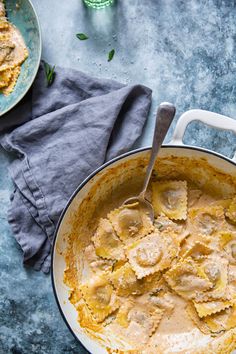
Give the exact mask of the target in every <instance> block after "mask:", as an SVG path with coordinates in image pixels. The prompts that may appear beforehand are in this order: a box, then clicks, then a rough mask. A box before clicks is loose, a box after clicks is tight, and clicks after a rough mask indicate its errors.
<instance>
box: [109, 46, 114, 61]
mask: <svg viewBox="0 0 236 354" xmlns="http://www.w3.org/2000/svg"><path fill="white" fill-rule="evenodd" d="M114 54H115V49H112V50H111V51H110V52H109V53H108V59H107V61H111V60H112V59H113V57H114Z"/></svg>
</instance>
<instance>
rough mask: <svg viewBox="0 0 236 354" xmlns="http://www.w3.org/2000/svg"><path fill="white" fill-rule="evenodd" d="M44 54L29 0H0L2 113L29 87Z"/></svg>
mask: <svg viewBox="0 0 236 354" xmlns="http://www.w3.org/2000/svg"><path fill="white" fill-rule="evenodd" d="M40 58H41V34H40V29H39V22H38V18H37V15H36V13H35V10H34V8H33V6H32V4H31V2H30V1H29V0H18V1H13V0H0V116H2V115H3V114H4V113H6V112H8V111H9V110H10V109H11V108H12V107H14V106H15V105H16V104H17V103H18V102H19V101H20V100H21V99H22V98H23V96H24V95H25V94H26V92H27V91H28V89H29V88H30V86H31V84H32V82H33V80H34V78H35V76H36V74H37V71H38V67H39V62H40Z"/></svg>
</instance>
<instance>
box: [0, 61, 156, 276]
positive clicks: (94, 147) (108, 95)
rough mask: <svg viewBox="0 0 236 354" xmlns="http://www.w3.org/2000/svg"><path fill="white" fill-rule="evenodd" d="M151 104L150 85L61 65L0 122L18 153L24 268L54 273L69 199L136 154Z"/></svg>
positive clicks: (14, 223)
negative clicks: (55, 245)
mask: <svg viewBox="0 0 236 354" xmlns="http://www.w3.org/2000/svg"><path fill="white" fill-rule="evenodd" d="M150 104H151V90H150V89H149V88H147V87H144V86H142V85H130V86H126V85H123V84H120V83H118V82H115V81H112V80H105V79H96V78H92V77H90V76H88V75H86V74H84V73H82V72H79V71H75V70H71V69H65V68H59V67H58V68H57V73H56V77H55V81H54V83H53V85H52V86H50V87H46V83H45V76H44V70H43V66H42V64H41V66H40V69H39V72H38V75H37V77H36V80H35V82H34V84H33V87H32V89H31V91H30V93H29V94H28V95H27V97H26V98H25V100H24V102H22V103H21V104H20V105H18V106H17V107H16V108H15V109H14V110H12V111H11V112H10V113H9V114H7V115H6V116H4V117H3V118H1V119H0V144H1V145H2V147H3V148H4V149H5V150H6V151H9V152H13V153H14V158H13V161H12V162H11V164H10V174H11V177H12V179H13V181H14V186H15V189H14V192H13V194H12V195H11V205H10V210H9V216H8V220H9V223H10V225H11V227H12V230H13V232H14V236H15V238H16V240H17V242H18V243H19V244H20V246H21V248H22V250H23V256H24V263H25V264H27V265H31V266H33V267H34V268H35V269H36V270H42V271H43V272H45V273H47V272H48V271H49V269H50V248H51V244H50V241H52V239H53V235H54V231H55V227H56V224H57V222H58V219H59V216H60V214H61V212H62V210H63V208H64V207H65V205H66V202H67V200H68V198H69V197H70V196H71V194H72V192H73V191H74V190H75V188H76V187H77V186H78V185H79V184H80V183H81V182H82V181H83V179H84V178H85V177H87V176H88V175H89V174H90V173H91V172H92V171H94V170H95V169H96V168H97V167H99V166H100V165H101V164H103V163H104V162H105V161H107V160H110V159H112V158H113V157H115V156H117V155H119V154H121V153H124V152H126V151H127V150H129V149H131V148H132V145H133V144H134V142H135V141H136V139H137V138H138V137H139V136H140V135H141V133H142V129H143V126H144V123H145V121H146V119H147V116H148V112H149V108H150ZM49 240H50V241H49Z"/></svg>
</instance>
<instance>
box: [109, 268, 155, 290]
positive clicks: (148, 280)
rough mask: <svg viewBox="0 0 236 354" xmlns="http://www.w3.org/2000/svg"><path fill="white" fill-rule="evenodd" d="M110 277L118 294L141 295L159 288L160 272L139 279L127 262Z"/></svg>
mask: <svg viewBox="0 0 236 354" xmlns="http://www.w3.org/2000/svg"><path fill="white" fill-rule="evenodd" d="M109 279H110V281H111V283H112V284H113V286H114V288H115V289H116V291H117V294H118V295H121V296H128V295H138V294H139V295H140V294H143V293H145V292H155V291H156V290H157V289H158V286H159V280H160V274H153V275H150V276H148V277H145V278H143V279H138V278H137V276H136V274H135V272H134V271H133V269H132V268H131V266H130V264H129V263H128V262H127V263H126V264H125V265H123V266H121V267H120V268H119V269H117V270H116V271H115V272H113V273H112V274H111V275H110V278H109Z"/></svg>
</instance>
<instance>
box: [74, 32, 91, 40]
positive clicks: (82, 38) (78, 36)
mask: <svg viewBox="0 0 236 354" xmlns="http://www.w3.org/2000/svg"><path fill="white" fill-rule="evenodd" d="M76 37H77V38H79V39H80V40H81V41H85V40H86V39H89V37H88V36H87V35H86V34H84V33H77V34H76Z"/></svg>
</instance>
